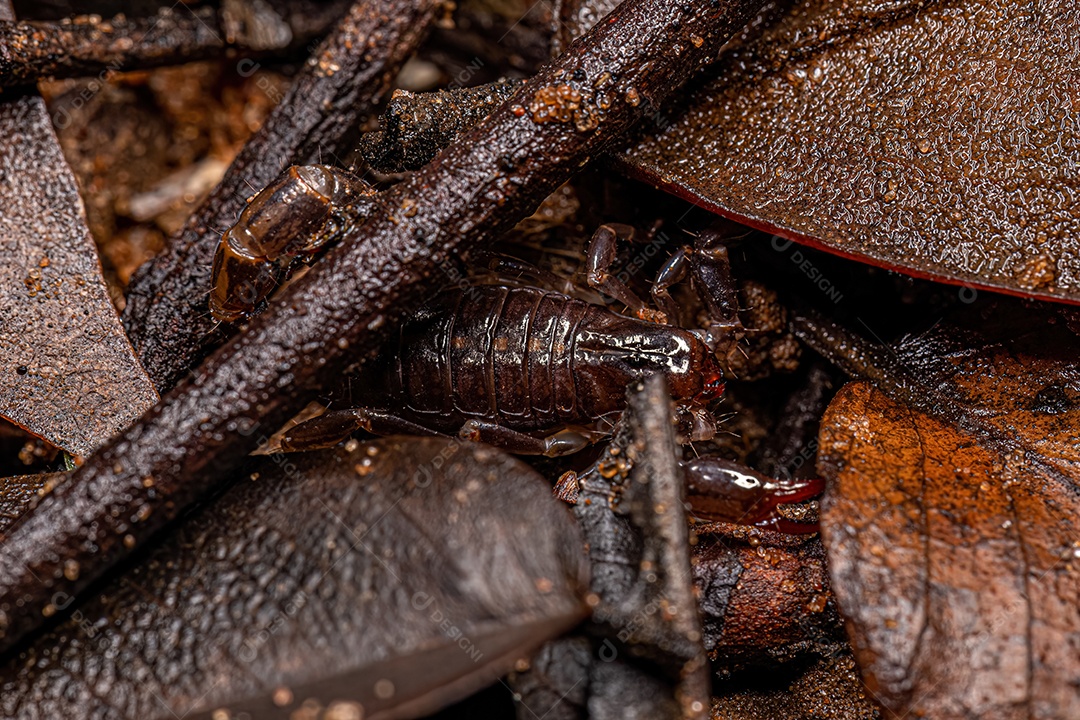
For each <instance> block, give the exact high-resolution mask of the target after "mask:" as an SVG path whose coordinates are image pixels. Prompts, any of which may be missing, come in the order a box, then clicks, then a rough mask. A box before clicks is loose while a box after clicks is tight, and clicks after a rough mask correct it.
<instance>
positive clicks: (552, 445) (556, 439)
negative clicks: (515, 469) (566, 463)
mask: <svg viewBox="0 0 1080 720" xmlns="http://www.w3.org/2000/svg"><path fill="white" fill-rule="evenodd" d="M459 435H460V437H462V438H464V439H466V440H473V441H476V442H483V443H487V444H488V445H494V446H496V447H499V448H502V449H503V450H506V451H507V452H512V453H516V454H518V455H546V456H547V457H558V456H560V455H569V454H571V453H575V452H577V451H578V450H581V449H582V448H584V447H585V446H587V445H588V444H589V438H588V437H587V436H586V435H584V434H583V433H580V432H578V431H577V430H571V429H569V428H566V429H563V430H559V431H558V432H555V433H552V434H551V435H548V436H546V437H533V436H532V435H528V434H526V433H523V432H518V431H517V430H511V429H510V428H508V427H504V426H502V425H497V424H495V423H490V422H485V421H483V420H469V421H468V422H467V423H465V424H464V425H462V426H461V432H460V433H459Z"/></svg>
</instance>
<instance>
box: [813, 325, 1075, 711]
mask: <svg viewBox="0 0 1080 720" xmlns="http://www.w3.org/2000/svg"><path fill="white" fill-rule="evenodd" d="M1016 319H1018V320H1019V321H1021V322H1022V323H1023V324H1020V325H1018V324H1017V323H1016V322H1011V321H1010V322H1006V321H1005V319H1003V318H1002V317H1001V316H1000V314H998V315H994V323H993V325H994V326H995V327H996V328H997V335H996V336H995V337H986V338H975V337H972V336H970V335H968V334H966V333H962V332H960V331H958V330H956V329H939V330H937V331H935V332H933V333H930V334H929V335H926V336H923V337H919V338H912V339H909V340H907V341H905V342H904V343H902V344H901V345H900V346H899V348H898V360H899V362H900V363H902V364H903V365H904V367H905V368H906V369H907V371H908V372H909V373H910V374H911V375H912V376H913V377H918V378H920V382H921V390H920V389H919V387H913V388H912V390H911V391H912V392H913V393H920V392H921V394H923V395H924V397H927V398H929V403H928V404H924V405H922V406H921V409H920V407H916V403H914V402H907V403H905V402H903V401H901V400H897V399H891V398H889V397H887V396H886V395H885V394H884V393H883V392H881V391H878V390H876V389H874V387H873V386H872V385H870V384H868V383H864V382H859V383H854V384H851V385H848V386H847V387H846V388H845V389H844V390H842V391H841V393H840V394H839V395H838V396H837V398H836V399H835V400H834V401H833V404H832V405H831V406H830V408H829V411H828V412H827V413H826V415H825V418H824V420H823V422H822V431H821V450H820V454H819V467H820V468H821V469H822V472H823V474H825V475H826V477H828V478H829V480H830V481H831V482H830V489H829V491H828V494H827V495H826V498H825V501H824V502H823V515H822V525H823V534H824V539H825V543H826V547H827V549H828V551H829V563H830V572H831V575H832V580H833V590H834V592H835V593H836V596H837V599H838V601H839V603H840V606H841V609H842V611H843V612H844V614H845V615H846V616H847V617H848V619H849V621H850V629H851V632H852V640H853V644H854V646H855V648H856V653H857V656H858V658H859V661H860V665H861V666H862V668H863V670H864V674H865V676H866V679H867V681H868V684H869V686H870V688H871V690H872V691H873V692H874V693H875V694H876V695H877V697H878V699H879V700H880V701H881V702H882V703H883V704H884V705H885V706H886V707H887V708H889V709H891V710H892V711H893V712H894V713H895V714H896V715H897V716H905V715H907V714H908V713H912V714H915V715H918V716H925V717H933V718H935V719H941V720H948V719H949V718H965V719H968V718H971V719H974V718H984V719H993V718H1067V717H1069V718H1071V717H1078V716H1080V655H1078V653H1077V650H1076V649H1077V647H1078V646H1080V567H1077V562H1078V558H1080V535H1078V533H1077V531H1076V526H1075V522H1076V518H1077V517H1078V516H1080V443H1078V442H1077V430H1076V429H1077V427H1080V364H1078V361H1077V358H1078V357H1080V355H1078V351H1080V343H1078V342H1077V338H1076V336H1074V335H1072V333H1070V332H1069V331H1068V330H1067V329H1066V328H1065V327H1063V325H1064V324H1063V323H1061V322H1060V321H1055V319H1054V318H1046V317H1045V316H1039V315H1036V314H1035V313H1028V316H1027V317H1026V319H1025V317H1024V316H1023V315H1021V316H1019V317H1018V318H1016ZM894 394H898V393H896V392H894ZM934 403H939V404H940V407H941V412H937V411H935V410H934V407H933V404H934ZM928 407H929V408H930V409H927V408H928Z"/></svg>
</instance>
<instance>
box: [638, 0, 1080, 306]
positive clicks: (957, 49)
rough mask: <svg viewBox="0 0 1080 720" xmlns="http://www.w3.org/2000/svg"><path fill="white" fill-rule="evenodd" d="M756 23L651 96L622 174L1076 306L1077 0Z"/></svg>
mask: <svg viewBox="0 0 1080 720" xmlns="http://www.w3.org/2000/svg"><path fill="white" fill-rule="evenodd" d="M756 25H757V27H755V26H754V25H753V24H752V26H751V28H750V30H749V31H748V32H747V34H746V35H745V36H744V37H743V39H742V41H741V42H740V43H736V44H735V45H734V46H729V48H728V49H727V50H726V51H725V53H724V54H722V56H721V60H720V61H719V62H718V63H717V64H716V65H714V66H713V67H712V68H711V69H710V70H709V78H707V79H706V80H705V81H704V82H703V83H701V84H700V85H699V87H698V89H697V90H696V92H694V93H693V95H692V97H691V98H690V100H689V102H688V103H687V102H684V103H683V104H682V105H681V106H680V104H679V103H678V102H674V103H669V104H668V105H666V106H665V107H664V109H663V110H662V111H661V110H658V111H657V113H656V115H655V117H654V119H655V121H656V123H657V124H658V125H659V130H658V131H656V132H655V134H652V135H649V136H646V137H644V139H642V140H641V141H640V142H639V143H638V144H636V145H634V146H631V148H630V149H629V150H628V151H627V152H626V153H625V155H624V156H623V159H624V160H625V161H626V162H627V163H628V164H629V165H630V166H632V168H633V170H634V171H635V172H636V173H637V174H639V175H642V176H644V177H645V178H646V179H648V180H650V181H652V182H654V183H656V184H658V185H661V186H663V187H666V188H667V189H669V190H672V191H674V192H676V193H677V194H680V195H683V196H686V197H688V198H691V199H693V200H694V201H696V202H700V203H701V204H703V205H705V206H707V207H709V208H711V209H713V210H715V211H717V212H721V213H722V214H725V215H728V216H731V217H734V218H736V219H739V220H740V221H742V222H746V223H748V224H750V225H753V226H755V227H759V228H763V229H767V230H770V231H774V232H777V233H779V234H782V235H784V236H786V237H790V238H793V239H795V240H799V241H801V242H807V243H810V244H812V245H815V246H819V247H822V248H824V249H826V250H830V251H832V252H836V253H840V254H842V255H846V256H851V257H856V258H859V259H863V260H865V261H868V262H871V263H874V264H880V265H885V266H888V267H893V268H897V269H900V270H902V271H904V272H908V273H911V274H914V275H929V276H933V277H936V278H939V279H946V280H949V281H952V282H960V283H970V284H971V285H975V286H985V287H990V288H996V289H1000V290H1005V291H1008V292H1014V293H1021V294H1025V295H1026V294H1032V295H1040V296H1046V297H1052V298H1055V299H1063V300H1069V301H1073V302H1077V301H1080V197H1078V193H1080V105H1078V103H1077V99H1076V98H1077V95H1076V87H1077V83H1078V82H1080V8H1078V7H1077V5H1076V3H1075V2H1073V0H1033V1H1032V2H1024V3H1014V2H1007V0H974V1H970V0H931V1H929V2H928V1H927V0H899V1H898V2H890V3H881V2H878V0H855V1H854V2H845V3H836V2H831V1H830V0H803V1H801V2H796V3H794V4H793V5H792V6H791V7H790V8H787V9H786V10H783V11H782V12H776V13H775V14H774V19H773V20H772V21H768V20H766V19H761V20H759V22H758V23H757V24H756ZM675 108H682V109H680V110H675Z"/></svg>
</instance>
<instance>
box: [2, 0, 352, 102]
mask: <svg viewBox="0 0 1080 720" xmlns="http://www.w3.org/2000/svg"><path fill="white" fill-rule="evenodd" d="M232 5H234V6H237V7H236V9H237V10H243V9H244V6H245V5H246V3H239V2H233V3H232ZM335 10H336V12H335ZM344 10H345V5H344V3H343V2H341V1H340V0H334V2H332V3H329V8H328V10H323V11H321V12H319V13H318V14H317V15H316V16H315V18H314V22H300V21H299V20H300V18H298V17H296V16H295V15H291V16H289V17H282V16H280V15H278V14H277V13H275V12H274V11H273V10H269V9H264V10H263V11H262V12H257V11H255V10H254V9H252V10H251V11H250V12H244V13H236V12H233V13H231V14H230V13H229V12H228V11H223V10H218V9H217V8H212V7H202V8H187V7H185V6H184V5H182V4H180V3H177V4H176V5H174V6H173V7H165V8H162V9H161V10H159V11H158V12H157V14H155V15H151V16H150V17H145V18H131V19H129V18H127V17H125V16H123V15H117V16H116V17H113V18H106V19H102V18H101V17H99V16H97V15H83V16H79V17H75V18H71V19H68V20H63V21H61V22H34V21H4V22H0V87H5V88H6V87H13V86H16V85H27V84H31V83H35V82H37V81H38V80H42V79H46V78H71V77H96V76H103V75H106V74H108V73H111V72H119V71H124V70H142V69H146V68H152V67H159V66H162V65H173V64H177V63H185V62H190V61H192V60H202V59H204V58H209V57H217V56H220V55H221V54H223V53H224V52H225V51H226V50H236V51H240V52H248V53H250V52H254V53H266V52H273V51H280V50H283V49H285V48H289V47H303V46H304V45H305V44H306V43H308V42H310V41H311V39H312V38H313V37H316V36H317V35H321V34H322V33H324V32H326V30H328V29H329V27H330V25H331V24H332V23H333V22H334V20H335V19H336V18H337V17H339V16H340V15H341V13H342V12H343V11H344ZM231 15H242V17H237V18H236V19H232V18H231Z"/></svg>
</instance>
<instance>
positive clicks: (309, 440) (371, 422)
mask: <svg viewBox="0 0 1080 720" xmlns="http://www.w3.org/2000/svg"><path fill="white" fill-rule="evenodd" d="M357 430H366V431H367V432H369V433H371V434H372V435H428V436H430V435H439V434H440V433H437V432H435V431H434V430H431V429H429V428H426V427H424V426H423V425H418V424H416V423H414V422H409V421H408V420H405V419H404V418H400V417H398V416H396V415H392V414H390V413H387V412H384V411H381V410H368V409H365V408H349V409H348V410H328V411H327V412H324V413H323V414H322V415H319V416H318V417H313V418H311V419H310V420H305V421H304V422H302V423H298V424H296V425H295V426H293V427H292V428H291V429H290V430H288V431H287V432H286V433H285V434H284V435H282V437H281V449H282V450H284V451H285V452H299V451H304V450H320V449H322V448H329V447H334V446H335V445H337V444H338V443H340V442H342V441H344V440H346V439H347V438H348V437H349V436H350V435H352V434H353V433H354V432H356V431H357Z"/></svg>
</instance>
